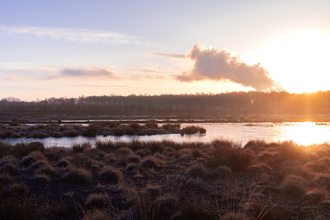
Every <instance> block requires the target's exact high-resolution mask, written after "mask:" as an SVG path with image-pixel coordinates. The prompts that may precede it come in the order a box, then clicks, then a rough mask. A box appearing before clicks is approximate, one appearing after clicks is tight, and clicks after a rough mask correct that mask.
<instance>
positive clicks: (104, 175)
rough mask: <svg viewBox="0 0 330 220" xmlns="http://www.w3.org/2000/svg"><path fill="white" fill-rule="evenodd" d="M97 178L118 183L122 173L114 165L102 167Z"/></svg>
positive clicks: (121, 179) (120, 180)
mask: <svg viewBox="0 0 330 220" xmlns="http://www.w3.org/2000/svg"><path fill="white" fill-rule="evenodd" d="M99 178H100V179H101V180H103V181H107V182H108V183H111V184H119V183H121V182H122V181H123V176H122V173H121V172H120V171H119V170H118V169H116V168H114V167H109V166H108V167H104V168H103V169H102V170H101V172H100V173H99Z"/></svg>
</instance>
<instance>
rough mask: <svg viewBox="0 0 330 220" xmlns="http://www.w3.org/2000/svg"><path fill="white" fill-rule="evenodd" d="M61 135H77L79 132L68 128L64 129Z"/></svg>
mask: <svg viewBox="0 0 330 220" xmlns="http://www.w3.org/2000/svg"><path fill="white" fill-rule="evenodd" d="M63 135H64V136H65V137H78V135H79V132H78V131H77V130H75V129H70V130H66V131H64V133H63Z"/></svg>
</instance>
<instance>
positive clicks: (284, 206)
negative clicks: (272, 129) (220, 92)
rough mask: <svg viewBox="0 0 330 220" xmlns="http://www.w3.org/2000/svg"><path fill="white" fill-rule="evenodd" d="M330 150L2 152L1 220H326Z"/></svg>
mask: <svg viewBox="0 0 330 220" xmlns="http://www.w3.org/2000/svg"><path fill="white" fill-rule="evenodd" d="M329 153H330V145H328V144H322V145H312V146H298V145H297V144H295V143H293V142H282V143H265V142H264V141H258V140H255V141H250V142H249V143H248V144H246V146H245V147H244V148H242V147H241V146H240V145H238V144H236V143H234V142H232V141H227V140H222V139H216V140H214V141H212V142H211V143H198V142H193V143H176V142H172V141H168V140H164V141H151V142H141V141H136V140H135V141H132V142H113V141H108V142H96V147H95V148H92V147H91V146H90V145H89V144H87V143H85V144H81V145H79V144H75V145H73V146H72V147H71V148H63V147H50V148H45V147H44V146H43V145H42V143H40V142H32V143H29V144H24V143H23V144H17V145H15V146H11V145H8V144H6V143H2V142H0V158H1V159H0V200H1V203H0V204H1V206H0V219H173V220H174V219H329V218H330V214H329V213H330V212H329V211H330V200H329V197H330V194H329V191H330V172H329V165H330V154H329Z"/></svg>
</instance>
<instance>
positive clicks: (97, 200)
mask: <svg viewBox="0 0 330 220" xmlns="http://www.w3.org/2000/svg"><path fill="white" fill-rule="evenodd" d="M85 205H86V208H88V209H101V210H102V209H105V208H107V207H109V205H110V199H109V197H108V195H107V194H102V193H93V194H89V195H88V197H87V199H86V202H85Z"/></svg>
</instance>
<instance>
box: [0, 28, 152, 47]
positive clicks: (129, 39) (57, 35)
mask: <svg viewBox="0 0 330 220" xmlns="http://www.w3.org/2000/svg"><path fill="white" fill-rule="evenodd" d="M0 32H4V33H7V34H10V35H21V36H24V37H37V38H42V37H45V38H50V39H52V40H66V41H70V42H75V43H81V44H97V43H104V44H148V45H150V44H151V43H148V42H145V41H141V40H139V39H138V38H137V37H134V36H129V35H125V34H120V33H114V32H109V31H102V30H91V29H68V28H47V27H34V26H6V25H0Z"/></svg>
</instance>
